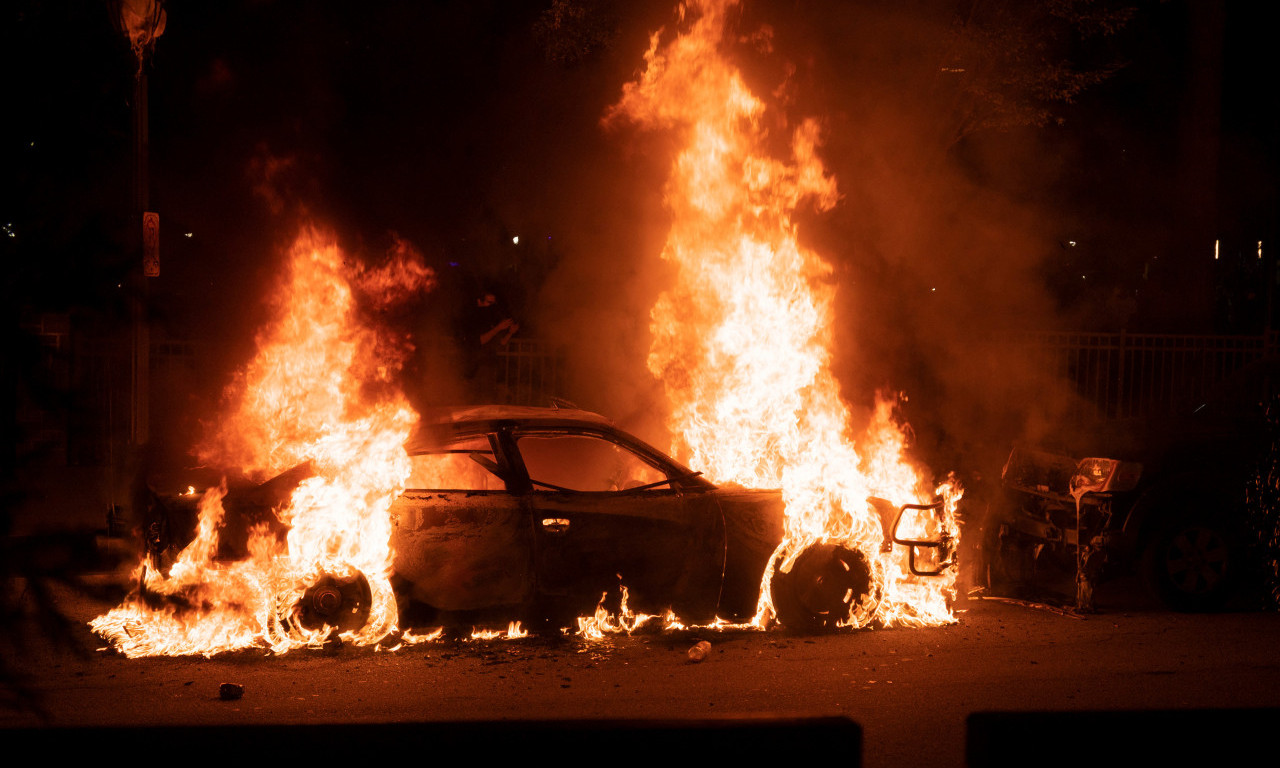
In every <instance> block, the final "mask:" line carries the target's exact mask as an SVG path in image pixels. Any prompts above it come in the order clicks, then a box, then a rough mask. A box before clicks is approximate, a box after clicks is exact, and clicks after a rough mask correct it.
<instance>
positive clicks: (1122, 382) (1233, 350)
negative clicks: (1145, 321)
mask: <svg viewBox="0 0 1280 768" xmlns="http://www.w3.org/2000/svg"><path fill="white" fill-rule="evenodd" d="M1276 341H1277V337H1276V336H1275V335H1274V334H1268V335H1265V336H1191V335H1185V336H1183V335H1168V334H1128V333H1067V332H1021V333H1013V334H1008V335H1006V336H1004V337H1003V338H1000V339H999V340H997V341H996V343H997V344H998V345H1001V346H1006V347H1008V348H1011V350H1010V351H1012V352H1013V353H1014V354H1016V355H1018V356H1021V357H1023V359H1024V360H1025V361H1026V362H1028V363H1031V364H1034V365H1038V366H1042V370H1045V371H1047V372H1049V373H1051V374H1052V375H1054V376H1055V377H1057V378H1059V379H1060V380H1063V381H1066V382H1067V383H1068V384H1070V385H1071V386H1072V388H1073V389H1074V390H1075V392H1076V393H1077V394H1078V395H1080V396H1081V398H1082V399H1083V401H1084V402H1085V403H1086V404H1087V407H1090V408H1091V409H1093V413H1092V414H1090V415H1093V416H1096V417H1101V418H1104V419H1128V418H1139V417H1150V416H1160V415H1165V414H1168V415H1172V414H1177V413H1186V412H1189V411H1191V410H1193V409H1194V408H1196V407H1197V406H1198V405H1200V404H1201V403H1202V402H1204V401H1205V400H1206V398H1210V397H1212V396H1213V394H1214V392H1215V390H1217V389H1218V388H1219V387H1220V386H1221V385H1223V384H1224V383H1226V382H1228V380H1229V379H1231V378H1232V377H1233V376H1235V375H1237V374H1238V373H1240V372H1244V369H1246V368H1248V367H1249V366H1252V365H1254V364H1256V363H1258V362H1260V361H1262V360H1263V359H1264V358H1267V357H1269V356H1273V355H1275V353H1276V351H1277V347H1276ZM1274 384H1275V382H1271V381H1269V380H1268V378H1267V377H1266V376H1265V375H1260V376H1259V377H1257V380H1256V381H1251V382H1248V383H1247V384H1246V385H1244V386H1247V387H1251V388H1254V389H1257V390H1258V391H1257V392H1256V393H1254V394H1256V396H1257V397H1262V396H1263V395H1265V394H1267V392H1266V391H1265V390H1267V389H1269V388H1270V387H1273V386H1274ZM1079 415H1084V414H1079Z"/></svg>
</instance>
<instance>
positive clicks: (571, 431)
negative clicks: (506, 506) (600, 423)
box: [504, 425, 694, 497]
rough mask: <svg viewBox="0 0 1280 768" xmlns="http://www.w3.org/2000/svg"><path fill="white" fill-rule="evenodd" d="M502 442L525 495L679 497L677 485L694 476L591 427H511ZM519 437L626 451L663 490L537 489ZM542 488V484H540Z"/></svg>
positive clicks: (630, 442)
mask: <svg viewBox="0 0 1280 768" xmlns="http://www.w3.org/2000/svg"><path fill="white" fill-rule="evenodd" d="M504 435H505V437H506V439H507V440H508V441H509V445H510V450H511V452H512V453H511V457H510V458H511V465H512V467H513V469H517V468H518V472H519V473H520V476H521V478H522V485H524V486H525V491H524V492H526V493H567V494H574V495H583V496H586V495H594V496H604V497H612V496H627V495H631V496H639V495H642V494H655V495H657V494H673V495H674V494H679V493H681V492H683V491H684V487H683V485H682V484H681V482H682V480H683V479H684V478H687V477H689V476H691V475H693V474H694V473H688V472H682V471H681V470H680V468H679V467H676V466H674V465H672V463H671V462H669V461H665V460H664V459H663V457H661V456H658V455H655V454H654V453H653V452H652V451H649V450H645V446H643V445H641V444H638V442H637V441H633V440H628V439H627V438H626V435H625V433H622V432H618V431H616V430H607V429H599V428H592V427H578V426H539V425H513V426H512V427H510V428H509V429H507V430H505V431H504ZM522 437H588V438H596V439H599V440H603V441H604V442H607V443H610V444H612V445H614V446H615V447H617V448H620V449H622V450H625V451H627V452H628V453H629V454H631V455H633V456H635V457H636V458H638V459H639V460H640V461H642V462H644V463H645V464H647V465H649V466H650V467H652V468H653V469H654V470H656V471H657V472H658V473H660V474H661V475H662V476H663V477H664V478H665V479H664V480H663V481H661V482H662V484H663V485H665V486H666V487H665V488H664V487H661V486H659V487H656V488H655V487H651V486H644V487H640V488H622V489H618V490H616V491H614V490H610V491H579V490H574V489H571V488H549V487H541V488H539V487H537V485H539V484H535V481H534V479H533V477H532V476H531V475H530V474H529V468H528V466H527V465H525V463H524V455H523V454H522V453H521V452H520V448H519V445H518V442H519V439H520V438H522ZM540 485H544V486H545V485H546V484H540Z"/></svg>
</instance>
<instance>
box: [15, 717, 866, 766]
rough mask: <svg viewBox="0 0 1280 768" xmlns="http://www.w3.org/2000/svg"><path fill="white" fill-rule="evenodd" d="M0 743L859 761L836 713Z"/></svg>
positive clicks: (289, 755) (98, 735)
mask: <svg viewBox="0 0 1280 768" xmlns="http://www.w3.org/2000/svg"><path fill="white" fill-rule="evenodd" d="M0 740H2V741H3V743H4V745H5V750H6V752H7V753H8V754H10V755H31V756H39V761H40V762H41V763H51V762H53V763H59V764H62V763H63V761H60V760H57V759H56V758H65V759H66V760H67V761H76V762H70V764H72V765H75V764H83V765H95V764H100V763H101V762H102V761H103V759H104V757H108V756H115V757H122V756H124V755H131V756H134V758H136V757H137V756H138V755H140V754H145V755H150V756H152V757H153V758H154V759H155V760H159V761H160V762H165V763H167V762H172V761H175V760H176V761H178V762H183V761H186V760H188V759H191V758H198V759H197V762H199V763H202V764H208V763H209V762H212V763H214V764H220V765H239V764H240V763H241V762H242V761H246V760H248V761H251V762H252V763H253V764H255V765H260V764H267V765H273V764H279V765H303V764H319V765H368V764H370V763H371V762H375V761H377V762H386V761H387V760H393V761H396V762H405V761H406V760H407V761H408V762H407V763H406V764H409V765H412V764H416V763H419V762H421V761H422V760H424V759H425V760H430V759H439V758H449V759H450V761H458V760H461V761H463V762H466V761H479V762H482V763H485V764H488V763H491V762H493V760H494V759H503V760H512V761H513V763H514V764H521V765H523V764H526V763H527V762H528V761H529V759H530V758H535V759H536V758H538V757H545V758H549V759H554V760H555V761H556V764H567V763H570V762H578V761H584V762H588V763H599V762H604V763H612V762H621V763H624V764H629V765H634V764H637V763H646V764H653V765H662V764H665V763H667V762H669V761H672V760H677V761H678V762H680V763H681V764H684V765H688V764H690V762H692V761H695V760H706V761H707V763H706V764H707V765H725V764H727V763H726V762H725V761H727V760H728V761H739V760H742V761H750V763H749V764H752V765H759V764H760V762H759V761H760V760H762V759H772V758H787V759H788V760H790V761H791V762H790V763H788V764H793V763H794V762H795V761H797V760H808V759H811V758H812V756H816V755H824V756H828V757H827V758H825V759H828V760H829V759H831V756H835V755H839V756H840V757H839V759H838V763H839V765H840V766H841V768H856V767H857V766H860V765H861V764H862V728H861V726H859V725H858V724H857V723H855V722H853V721H852V720H849V719H846V718H842V717H823V718H791V719H787V718H726V719H712V718H708V719H702V720H630V721H616V720H540V721H510V722H454V723H377V724H366V723H333V724H316V725H296V726H290V725H235V726H160V727H154V728H144V727H136V726H129V727H117V728H111V727H93V728H21V729H12V730H7V729H0ZM388 750H390V751H388ZM397 756H398V757H397ZM80 761H83V763H80ZM712 761H714V762H712ZM107 762H109V763H114V762H116V761H115V760H113V759H108V761H107ZM143 762H144V763H146V762H152V760H150V759H148V760H144V761H143ZM459 764H462V763H459Z"/></svg>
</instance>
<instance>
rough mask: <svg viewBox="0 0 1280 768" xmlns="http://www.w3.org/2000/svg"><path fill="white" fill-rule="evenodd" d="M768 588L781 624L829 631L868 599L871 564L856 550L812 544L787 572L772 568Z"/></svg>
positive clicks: (794, 628) (808, 630) (806, 630)
mask: <svg viewBox="0 0 1280 768" xmlns="http://www.w3.org/2000/svg"><path fill="white" fill-rule="evenodd" d="M775 568H776V564H775ZM769 591H770V592H771V593H772V595H773V607H774V610H775V611H776V612H777V614H778V621H780V622H782V626H784V627H786V628H788V629H790V630H792V631H793V632H802V633H814V632H825V631H830V630H833V629H835V628H836V627H837V626H838V625H839V624H840V623H841V622H845V621H848V619H849V617H850V616H851V615H852V613H853V611H854V609H855V608H857V607H858V606H860V605H862V604H863V603H865V602H866V601H867V600H868V599H869V598H870V596H871V593H872V587H871V566H870V564H869V563H868V562H867V556H866V555H864V554H862V552H860V551H858V550H856V549H850V548H848V547H844V546H840V545H838V544H814V545H813V546H810V547H808V548H807V549H805V550H804V551H803V552H801V553H800V555H799V557H797V558H796V560H795V562H794V563H792V565H791V570H790V571H788V572H786V573H783V572H782V571H779V570H775V571H774V573H773V578H772V580H771V581H770V582H769Z"/></svg>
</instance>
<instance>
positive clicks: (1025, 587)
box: [982, 430, 1252, 611]
mask: <svg viewBox="0 0 1280 768" xmlns="http://www.w3.org/2000/svg"><path fill="white" fill-rule="evenodd" d="M1246 434H1247V432H1245V431H1240V430H1227V431H1226V432H1223V433H1221V434H1220V435H1216V436H1215V435H1207V434H1205V433H1204V432H1203V431H1202V432H1201V433H1199V434H1196V435H1195V436H1194V437H1191V438H1188V437H1187V435H1186V434H1182V435H1181V436H1180V438H1179V439H1178V440H1174V441H1162V440H1160V439H1159V438H1154V437H1151V436H1150V435H1145V436H1143V437H1139V438H1135V437H1133V435H1130V437H1129V442H1130V443H1136V444H1138V445H1142V446H1144V447H1143V448H1141V449H1137V448H1129V449H1128V450H1125V449H1124V448H1123V447H1122V448H1121V450H1122V451H1123V453H1124V455H1132V456H1135V457H1141V458H1142V459H1144V461H1141V462H1139V461H1122V460H1119V459H1114V458H1104V457H1089V458H1084V459H1078V458H1074V457H1071V456H1068V455H1064V454H1061V453H1057V452H1052V451H1044V450H1036V449H1031V448H1023V447H1018V448H1014V449H1013V451H1012V453H1011V454H1010V455H1009V458H1008V461H1007V462H1006V463H1005V466H1004V469H1003V473H1002V487H1001V489H1000V493H999V494H998V497H997V501H996V502H995V504H994V505H993V509H992V514H991V517H990V518H989V519H988V520H987V522H986V524H985V526H984V533H983V539H982V555H983V557H982V562H983V565H984V571H985V572H984V574H983V576H985V577H986V581H987V585H988V586H989V587H990V588H991V589H992V591H994V592H997V593H1027V592H1028V591H1029V590H1030V591H1031V592H1032V593H1034V592H1035V591H1036V590H1037V589H1038V588H1043V587H1045V586H1046V585H1048V584H1051V583H1052V582H1053V580H1054V579H1055V578H1059V577H1062V576H1067V577H1070V578H1071V580H1072V581H1073V582H1074V599H1075V604H1076V606H1077V607H1078V608H1080V609H1082V610H1085V611H1091V610H1093V609H1094V589H1095V587H1096V585H1097V584H1099V583H1100V582H1102V581H1103V580H1105V579H1106V578H1108V577H1110V576H1114V575H1119V574H1123V573H1128V572H1132V571H1138V572H1140V573H1141V575H1142V576H1143V578H1144V580H1145V581H1146V584H1147V586H1148V587H1149V589H1150V591H1151V592H1152V594H1153V595H1154V596H1155V597H1157V598H1158V599H1159V600H1160V601H1161V602H1162V603H1163V604H1164V605H1166V606H1167V607H1169V608H1173V609H1175V610H1181V611H1208V610H1215V609H1219V608H1221V607H1223V605H1224V604H1225V603H1226V602H1227V601H1228V599H1229V598H1231V597H1232V595H1233V594H1234V593H1235V592H1236V587H1237V586H1238V585H1239V583H1240V577H1241V575H1242V573H1243V571H1244V570H1245V566H1244V555H1245V549H1244V547H1243V545H1242V541H1243V521H1244V487H1245V482H1246V476H1247V474H1248V472H1249V471H1250V470H1251V468H1252V463H1251V453H1250V445H1249V444H1250V441H1249V440H1248V439H1247V438H1246V437H1245V435H1246ZM1151 446H1159V447H1157V448H1152V447H1151Z"/></svg>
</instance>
